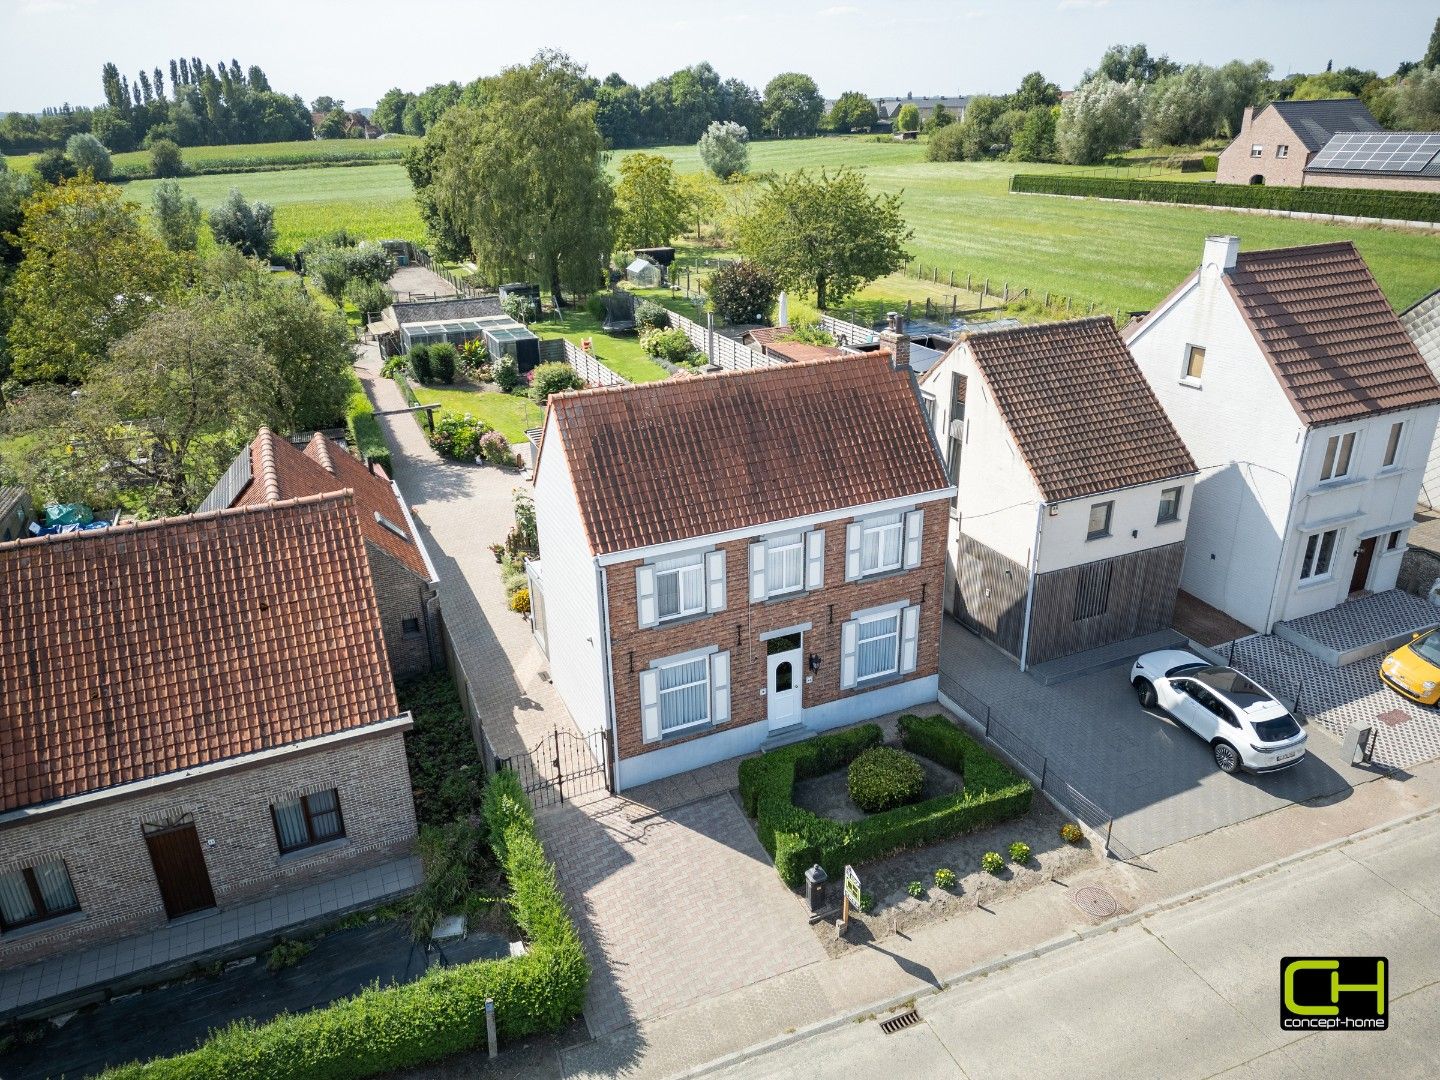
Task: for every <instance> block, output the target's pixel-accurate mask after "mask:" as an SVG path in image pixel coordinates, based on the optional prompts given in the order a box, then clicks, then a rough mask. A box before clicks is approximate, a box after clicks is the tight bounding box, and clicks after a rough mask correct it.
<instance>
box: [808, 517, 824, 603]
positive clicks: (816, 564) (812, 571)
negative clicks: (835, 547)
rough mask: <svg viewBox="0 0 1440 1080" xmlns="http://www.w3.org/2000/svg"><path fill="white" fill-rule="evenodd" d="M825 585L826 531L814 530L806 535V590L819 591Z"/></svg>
mask: <svg viewBox="0 0 1440 1080" xmlns="http://www.w3.org/2000/svg"><path fill="white" fill-rule="evenodd" d="M824 584H825V530H824V529H812V530H811V531H810V532H808V533H806V534H805V588H807V589H818V588H821V587H822V586H823V585H824Z"/></svg>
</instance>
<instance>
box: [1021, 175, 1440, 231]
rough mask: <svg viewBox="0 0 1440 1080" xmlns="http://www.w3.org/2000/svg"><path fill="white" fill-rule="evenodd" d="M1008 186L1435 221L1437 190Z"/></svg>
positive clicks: (1065, 179) (1147, 183) (1111, 183)
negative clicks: (1435, 191)
mask: <svg viewBox="0 0 1440 1080" xmlns="http://www.w3.org/2000/svg"><path fill="white" fill-rule="evenodd" d="M1010 190H1011V191H1012V192H1022V193H1026V194H1032V195H1084V196H1089V197H1091V198H1098V199H1134V200H1138V201H1140V202H1163V203H1181V204H1185V205H1194V206H1236V207H1244V208H1254V209H1264V210H1292V211H1296V212H1299V213H1307V214H1344V215H1346V216H1349V217H1361V218H1388V219H1391V220H1394V221H1440V194H1437V193H1434V192H1425V191H1362V190H1359V189H1356V188H1292V187H1269V186H1266V185H1264V184H1205V183H1196V184H1192V183H1187V182H1183V181H1171V180H1118V179H1110V178H1106V177H1091V176H1041V175H1036V174H1032V173H1020V174H1017V175H1015V176H1012V177H1011V178H1010Z"/></svg>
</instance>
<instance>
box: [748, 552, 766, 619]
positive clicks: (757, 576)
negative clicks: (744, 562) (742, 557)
mask: <svg viewBox="0 0 1440 1080" xmlns="http://www.w3.org/2000/svg"><path fill="white" fill-rule="evenodd" d="M764 599H765V541H763V540H761V541H758V542H756V543H754V544H751V545H750V602H751V603H752V604H758V603H760V601H762V600H764Z"/></svg>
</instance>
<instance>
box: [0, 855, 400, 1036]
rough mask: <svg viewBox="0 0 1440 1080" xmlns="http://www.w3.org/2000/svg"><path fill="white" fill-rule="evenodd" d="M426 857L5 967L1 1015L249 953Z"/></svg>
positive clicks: (364, 896)
mask: <svg viewBox="0 0 1440 1080" xmlns="http://www.w3.org/2000/svg"><path fill="white" fill-rule="evenodd" d="M420 879H421V869H420V860H419V859H418V858H415V857H413V856H412V857H408V858H404V859H394V860H391V861H389V862H384V863H380V864H378V865H376V866H372V867H370V868H369V869H367V870H357V871H355V872H354V873H350V874H343V875H341V876H339V877H334V878H330V879H329V880H327V881H321V882H317V883H316V884H313V885H306V886H304V887H302V888H298V889H291V890H289V891H288V892H281V893H276V894H275V895H273V896H267V897H264V898H262V899H259V900H255V901H252V902H251V903H248V904H234V905H231V906H228V907H223V908H216V909H215V910H213V911H209V912H205V913H203V914H198V915H194V916H190V917H188V918H185V919H181V920H179V921H177V922H172V923H169V924H167V925H165V926H162V927H160V928H159V929H156V930H151V931H149V932H148V933H144V934H136V935H134V936H132V937H127V938H123V939H121V940H120V941H115V942H110V943H108V944H105V945H95V946H92V947H91V948H88V949H82V950H79V951H77V952H72V953H66V954H64V955H61V956H57V957H55V958H53V959H50V960H42V961H39V962H38V963H34V964H27V965H25V966H24V967H18V968H13V969H11V970H9V971H6V972H3V973H0V1016H9V1015H10V1014H12V1013H18V1012H23V1011H31V1010H34V1009H37V1008H39V1007H41V1006H43V1005H44V1004H45V1003H46V1002H61V1001H63V1000H65V999H66V998H70V997H74V996H78V995H80V994H83V993H85V992H87V991H99V990H102V989H103V988H105V987H107V986H110V985H113V984H117V983H126V984H128V985H132V986H133V985H137V984H138V983H139V982H143V976H144V974H145V973H146V972H151V971H153V972H155V973H156V979H159V978H162V977H164V976H163V973H164V972H165V971H166V970H167V969H176V968H181V967H184V966H185V965H187V964H189V963H192V962H194V961H196V960H197V959H198V958H200V957H213V956H218V955H226V954H230V955H243V952H239V951H237V950H243V948H245V947H246V946H247V945H249V944H251V943H261V942H265V941H268V940H269V939H270V938H273V937H275V936H277V935H279V934H281V933H283V932H284V931H287V930H291V929H293V928H294V927H296V926H297V925H300V924H306V923H308V924H311V925H315V924H317V923H323V922H324V921H326V920H328V919H330V918H332V917H336V918H338V917H339V916H340V915H343V914H345V913H347V912H350V911H356V910H359V909H361V908H366V907H371V906H373V905H376V904H380V903H382V902H384V901H385V900H388V899H390V898H392V897H395V896H400V895H402V894H404V893H407V892H410V891H411V890H413V889H414V888H415V887H416V886H418V885H419V884H420Z"/></svg>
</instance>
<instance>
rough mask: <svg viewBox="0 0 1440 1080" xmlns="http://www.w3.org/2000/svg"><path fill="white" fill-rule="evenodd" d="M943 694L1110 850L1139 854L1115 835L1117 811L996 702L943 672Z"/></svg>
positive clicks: (1128, 857)
mask: <svg viewBox="0 0 1440 1080" xmlns="http://www.w3.org/2000/svg"><path fill="white" fill-rule="evenodd" d="M940 695H941V697H942V699H944V704H946V705H948V706H949V707H950V708H952V709H953V710H954V711H955V712H958V713H959V714H960V715H961V716H962V717H964V718H965V719H967V720H969V721H970V722H971V723H973V724H974V725H975V726H976V727H977V728H978V729H979V731H980V732H981V733H982V734H983V735H984V736H985V738H986V739H987V740H988V741H989V742H990V743H992V744H993V745H994V746H995V747H996V748H997V749H998V750H999V751H1000V752H1001V754H1002V755H1003V756H1004V757H1005V758H1007V759H1008V760H1009V761H1010V763H1011V764H1012V765H1014V766H1015V767H1016V768H1017V769H1019V770H1020V771H1021V772H1022V773H1024V774H1025V775H1026V777H1027V778H1028V779H1029V780H1030V782H1031V783H1033V784H1035V785H1036V786H1037V787H1038V788H1039V789H1040V790H1041V791H1043V792H1045V793H1046V794H1047V795H1049V796H1050V797H1051V798H1052V799H1053V800H1054V801H1055V802H1056V804H1058V805H1059V806H1060V807H1062V808H1063V809H1064V810H1065V811H1067V812H1068V813H1070V814H1072V815H1074V816H1075V817H1076V818H1078V819H1079V820H1080V821H1082V822H1084V823H1085V824H1086V825H1088V826H1089V827H1090V828H1091V829H1092V830H1093V831H1094V832H1095V833H1097V834H1099V835H1100V836H1101V837H1103V838H1104V843H1105V851H1106V852H1107V853H1108V854H1110V855H1113V856H1115V858H1117V859H1119V860H1120V861H1121V862H1132V861H1134V860H1135V859H1136V858H1138V856H1137V855H1136V854H1135V852H1134V851H1132V850H1131V849H1130V848H1129V847H1128V846H1126V845H1125V843H1124V842H1122V841H1121V840H1120V839H1119V837H1117V836H1116V835H1115V817H1114V815H1113V814H1112V813H1110V812H1109V811H1108V810H1106V809H1105V808H1104V807H1102V806H1100V805H1099V804H1098V803H1096V802H1095V801H1094V800H1093V799H1091V798H1090V797H1089V796H1087V795H1085V794H1084V793H1083V792H1082V791H1080V789H1079V788H1077V787H1076V786H1075V785H1074V784H1073V783H1071V782H1070V779H1069V778H1068V777H1067V776H1065V774H1064V773H1063V772H1062V771H1061V770H1060V769H1059V768H1058V767H1057V765H1056V764H1055V763H1054V762H1052V761H1051V760H1050V759H1049V757H1047V756H1046V755H1045V754H1044V753H1042V752H1041V751H1040V750H1038V749H1037V748H1036V747H1035V746H1034V745H1033V744H1032V743H1030V742H1029V741H1028V740H1027V739H1025V737H1024V736H1022V735H1020V734H1019V732H1018V731H1016V729H1015V727H1012V726H1011V725H1010V724H1007V723H1006V722H1005V721H1004V720H1003V719H1002V718H1001V717H1002V714H1001V713H1000V712H999V711H998V710H997V709H996V708H995V707H994V706H993V705H991V704H990V703H989V702H987V701H983V700H981V699H980V698H978V697H976V696H975V695H974V694H973V693H971V692H970V691H969V690H967V689H965V687H963V686H961V685H960V684H959V683H958V682H956V681H955V680H954V679H953V678H950V677H948V676H946V675H945V674H944V673H943V672H942V673H941V675H940Z"/></svg>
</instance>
